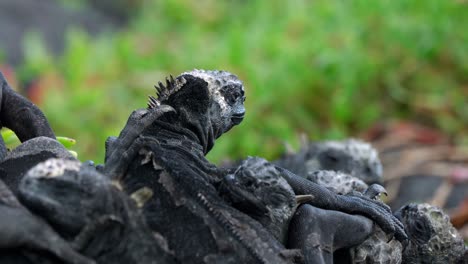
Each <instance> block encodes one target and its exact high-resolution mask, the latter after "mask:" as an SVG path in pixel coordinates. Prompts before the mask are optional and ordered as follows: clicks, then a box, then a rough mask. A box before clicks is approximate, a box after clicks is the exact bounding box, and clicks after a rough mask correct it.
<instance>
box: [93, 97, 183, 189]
mask: <svg viewBox="0 0 468 264" xmlns="http://www.w3.org/2000/svg"><path fill="white" fill-rule="evenodd" d="M168 112H175V110H174V108H172V107H171V106H168V105H159V106H157V107H154V108H150V109H137V110H135V111H133V112H132V114H131V115H130V117H129V118H128V121H127V124H125V127H124V129H123V130H122V131H121V132H120V135H119V137H118V138H115V137H109V138H108V139H107V141H106V157H105V164H104V167H103V168H102V173H103V174H105V175H108V176H109V177H111V178H112V179H113V180H119V179H120V178H121V177H122V176H123V175H124V174H125V171H126V170H127V166H128V164H129V163H130V161H131V160H132V159H133V158H134V157H135V155H136V154H137V152H138V151H139V148H136V147H135V145H134V143H135V141H136V140H137V138H138V137H139V136H140V135H141V133H142V132H143V130H145V129H146V128H147V127H148V126H150V125H151V124H152V123H153V122H154V121H155V120H156V119H158V118H159V117H161V116H162V115H163V114H165V113H168Z"/></svg>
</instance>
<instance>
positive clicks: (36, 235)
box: [0, 180, 94, 264]
mask: <svg viewBox="0 0 468 264" xmlns="http://www.w3.org/2000/svg"><path fill="white" fill-rule="evenodd" d="M0 216H1V221H0V262H1V263H18V264H21V263H25V264H26V263H27V264H29V263H70V264H91V263H94V261H92V260H91V259H88V258H86V257H85V256H82V255H81V254H79V253H78V252H76V251H75V250H74V249H73V248H72V247H71V246H70V244H69V243H68V242H67V241H66V240H64V239H63V238H62V237H61V236H59V235H58V234H57V233H56V232H55V231H54V230H53V229H52V228H51V227H50V226H49V224H48V223H47V222H46V221H45V220H44V219H42V218H40V217H38V216H36V215H34V214H33V213H32V212H30V211H29V210H28V209H27V208H26V207H24V206H23V205H22V204H21V203H20V202H19V201H18V199H17V198H16V197H15V196H14V195H13V193H12V192H11V191H10V190H9V188H8V187H7V186H6V185H5V184H4V183H3V181H1V180H0ZM71 221H73V220H72V219H71Z"/></svg>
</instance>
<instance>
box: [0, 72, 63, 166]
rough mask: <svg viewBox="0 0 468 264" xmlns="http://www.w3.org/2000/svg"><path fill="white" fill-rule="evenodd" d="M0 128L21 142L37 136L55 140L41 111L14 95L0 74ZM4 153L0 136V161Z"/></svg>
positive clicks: (24, 99) (16, 94) (3, 145)
mask: <svg viewBox="0 0 468 264" xmlns="http://www.w3.org/2000/svg"><path fill="white" fill-rule="evenodd" d="M2 127H7V128H9V129H11V130H13V132H15V134H16V135H17V136H18V138H19V139H20V141H21V142H24V141H26V140H28V139H31V138H35V137H39V136H45V137H50V138H53V139H55V134H54V132H53V131H52V129H51V128H50V126H49V123H48V122H47V119H46V118H45V116H44V114H43V113H42V112H41V110H39V108H37V106H36V105H34V104H33V103H31V102H30V101H29V100H27V99H26V98H24V97H23V96H21V95H19V94H18V93H16V92H15V91H14V90H13V89H12V88H11V87H10V86H9V85H8V83H7V81H6V80H5V77H4V76H3V74H2V73H1V72H0V129H1V128H2ZM6 153H7V149H6V146H5V143H4V142H3V138H2V137H1V136H0V161H1V160H3V158H4V157H5V155H6Z"/></svg>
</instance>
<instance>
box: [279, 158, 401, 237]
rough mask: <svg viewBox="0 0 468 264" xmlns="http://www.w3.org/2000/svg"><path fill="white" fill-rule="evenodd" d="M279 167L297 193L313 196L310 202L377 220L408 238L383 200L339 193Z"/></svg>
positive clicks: (387, 229)
mask: <svg viewBox="0 0 468 264" xmlns="http://www.w3.org/2000/svg"><path fill="white" fill-rule="evenodd" d="M277 169H278V170H279V171H280V172H281V173H282V176H283V177H284V178H285V179H286V181H287V182H288V183H289V184H290V185H291V187H292V188H293V190H294V192H295V193H296V195H301V194H310V195H312V196H313V199H312V201H310V202H309V204H311V205H313V206H315V207H318V208H322V209H327V210H335V211H340V212H343V213H348V214H359V215H363V216H366V217H368V218H370V219H372V220H373V221H375V222H376V223H377V224H378V225H379V226H380V227H381V228H382V230H384V231H385V232H386V233H389V234H391V235H393V234H394V235H395V238H396V239H397V240H399V241H404V240H406V239H407V236H406V233H405V231H404V228H403V225H402V223H401V222H400V221H399V220H398V219H397V218H396V217H395V216H393V214H392V212H391V210H390V208H389V207H388V206H387V205H385V204H383V203H382V202H380V201H376V200H373V199H371V198H369V197H367V196H364V195H353V194H351V195H337V194H335V193H333V192H332V191H330V190H328V189H327V188H325V187H323V186H320V185H318V184H315V183H313V182H311V181H308V180H306V179H304V178H302V177H300V176H297V175H295V174H293V173H292V172H290V171H288V170H286V169H284V168H281V167H277Z"/></svg>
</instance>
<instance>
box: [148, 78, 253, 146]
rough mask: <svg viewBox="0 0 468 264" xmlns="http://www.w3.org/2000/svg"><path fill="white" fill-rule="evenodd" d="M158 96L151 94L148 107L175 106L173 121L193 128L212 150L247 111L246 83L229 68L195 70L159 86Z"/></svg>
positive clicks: (203, 142)
mask: <svg viewBox="0 0 468 264" xmlns="http://www.w3.org/2000/svg"><path fill="white" fill-rule="evenodd" d="M156 90H157V95H158V98H157V99H156V98H155V97H150V100H149V103H148V107H149V108H154V107H157V106H158V105H160V104H167V105H170V106H172V107H173V108H174V109H175V110H176V112H177V114H176V115H175V116H173V117H172V118H169V119H170V120H168V121H170V122H173V123H174V122H175V123H178V125H180V126H182V127H184V128H188V129H190V130H191V131H192V132H194V133H195V134H196V135H197V136H198V138H199V140H200V142H201V144H202V145H203V146H204V148H205V152H208V151H209V150H210V149H211V147H212V145H213V143H214V139H216V138H218V137H220V136H221V135H222V134H223V133H225V132H227V131H229V130H230V129H231V128H232V127H233V126H235V125H238V124H239V123H240V122H241V121H242V120H243V118H244V114H245V107H244V101H245V92H244V85H243V84H242V82H241V81H240V80H239V79H238V78H237V76H235V75H234V74H232V73H229V72H227V71H207V70H193V71H189V72H184V73H182V74H181V75H179V76H177V77H176V78H175V79H173V78H172V77H171V78H169V79H168V80H167V81H166V84H165V85H164V84H162V83H159V86H156Z"/></svg>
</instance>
